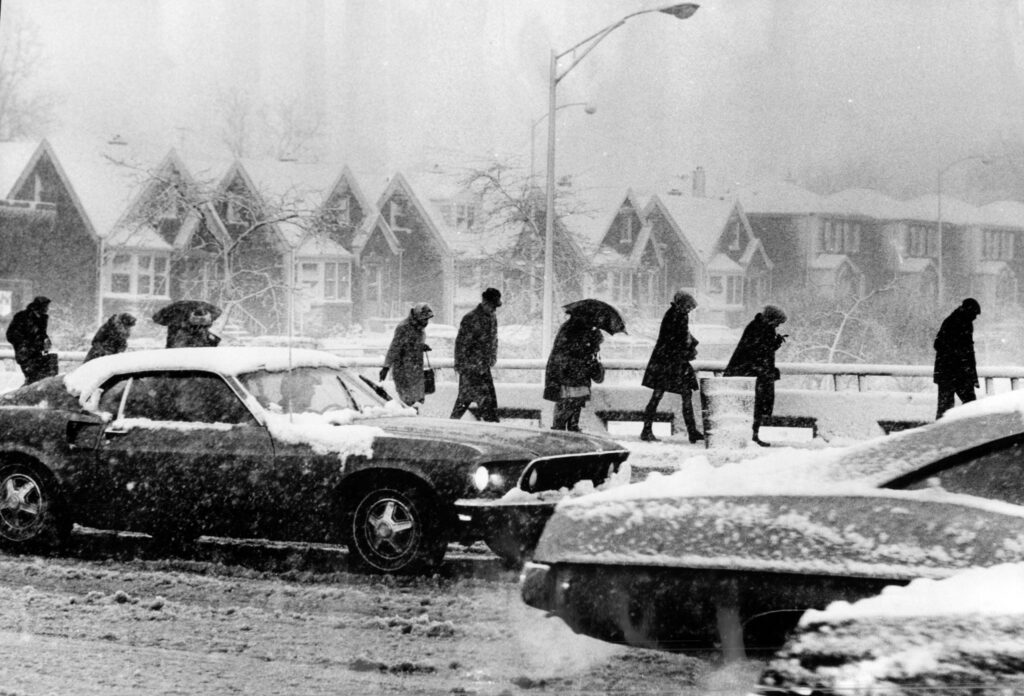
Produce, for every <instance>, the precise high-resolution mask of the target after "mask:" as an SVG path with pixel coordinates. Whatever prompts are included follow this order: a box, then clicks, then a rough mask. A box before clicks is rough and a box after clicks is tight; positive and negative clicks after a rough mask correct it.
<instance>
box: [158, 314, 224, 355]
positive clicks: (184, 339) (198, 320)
mask: <svg viewBox="0 0 1024 696" xmlns="http://www.w3.org/2000/svg"><path fill="white" fill-rule="evenodd" d="M212 325H213V314H211V313H210V312H204V311H202V310H199V309H196V310H193V311H192V312H190V313H189V315H188V316H187V317H185V318H184V319H183V320H182V321H179V322H176V323H173V324H168V325H167V347H168V348H208V347H209V348H214V347H216V346H218V345H219V344H220V336H218V335H217V334H215V333H213V332H212V331H210V326H212Z"/></svg>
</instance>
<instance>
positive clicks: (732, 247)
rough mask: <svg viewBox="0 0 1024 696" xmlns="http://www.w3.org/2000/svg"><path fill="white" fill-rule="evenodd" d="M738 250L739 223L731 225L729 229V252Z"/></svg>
mask: <svg viewBox="0 0 1024 696" xmlns="http://www.w3.org/2000/svg"><path fill="white" fill-rule="evenodd" d="M739 250H740V223H738V222H736V223H733V225H732V227H730V228H729V251H739Z"/></svg>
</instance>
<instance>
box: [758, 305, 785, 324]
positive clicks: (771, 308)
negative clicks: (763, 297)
mask: <svg viewBox="0 0 1024 696" xmlns="http://www.w3.org/2000/svg"><path fill="white" fill-rule="evenodd" d="M761 316H762V317H764V319H765V321H771V322H778V323H779V324H784V323H786V313H785V312H783V311H782V309H780V308H779V307H776V306H775V305H765V306H764V309H762V310H761Z"/></svg>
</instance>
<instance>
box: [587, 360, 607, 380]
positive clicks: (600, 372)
mask: <svg viewBox="0 0 1024 696" xmlns="http://www.w3.org/2000/svg"><path fill="white" fill-rule="evenodd" d="M593 360H594V362H593V364H592V365H591V366H590V379H591V380H593V381H594V382H595V383H596V384H600V383H601V382H603V381H604V365H603V364H601V358H599V357H598V356H596V355H595V356H594V358H593Z"/></svg>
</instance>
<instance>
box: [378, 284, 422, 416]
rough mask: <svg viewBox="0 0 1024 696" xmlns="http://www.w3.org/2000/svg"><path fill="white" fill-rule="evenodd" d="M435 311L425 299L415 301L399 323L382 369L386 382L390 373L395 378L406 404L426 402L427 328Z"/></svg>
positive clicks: (396, 387)
mask: <svg viewBox="0 0 1024 696" xmlns="http://www.w3.org/2000/svg"><path fill="white" fill-rule="evenodd" d="M433 316H434V311H433V310H432V309H431V308H430V305H428V304H426V303H425V302H420V303H417V304H414V305H413V306H412V308H411V309H410V310H409V316H407V317H406V318H405V319H403V320H402V321H400V322H399V323H398V326H396V327H395V333H394V335H393V336H392V338H391V345H389V346H388V352H387V355H386V356H385V357H384V367H382V368H381V371H380V381H381V382H383V381H384V380H385V379H386V378H387V376H388V372H389V371H390V372H391V373H392V378H393V379H394V380H395V391H397V392H398V398H399V399H401V400H402V403H404V404H405V405H406V406H415V405H416V404H421V403H423V400H424V399H425V398H426V391H425V389H424V381H423V354H424V353H425V352H427V351H428V350H430V346H428V345H427V344H426V342H425V335H424V334H425V331H426V328H427V324H428V323H429V322H430V319H431V317H433Z"/></svg>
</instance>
